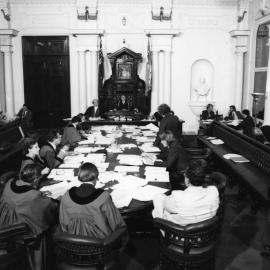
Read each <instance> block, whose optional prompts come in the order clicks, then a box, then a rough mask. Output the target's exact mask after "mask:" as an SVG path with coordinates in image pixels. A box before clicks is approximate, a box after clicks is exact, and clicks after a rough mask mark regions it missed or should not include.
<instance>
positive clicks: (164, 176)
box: [144, 166, 169, 182]
mask: <svg viewBox="0 0 270 270" xmlns="http://www.w3.org/2000/svg"><path fill="white" fill-rule="evenodd" d="M144 175H145V179H146V180H147V181H148V182H169V172H168V171H166V168H165V167H156V166H146V167H145V172H144Z"/></svg>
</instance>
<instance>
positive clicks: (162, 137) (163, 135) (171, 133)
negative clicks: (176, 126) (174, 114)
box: [159, 129, 175, 140]
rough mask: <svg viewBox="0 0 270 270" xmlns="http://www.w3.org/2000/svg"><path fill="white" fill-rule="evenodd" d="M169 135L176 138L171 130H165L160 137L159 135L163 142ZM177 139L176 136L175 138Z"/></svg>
mask: <svg viewBox="0 0 270 270" xmlns="http://www.w3.org/2000/svg"><path fill="white" fill-rule="evenodd" d="M167 135H173V136H174V133H173V132H172V131H171V130H168V129H167V130H164V131H163V132H162V133H161V134H160V135H159V137H160V139H162V140H164V139H166V136H167ZM174 137H175V136H174Z"/></svg>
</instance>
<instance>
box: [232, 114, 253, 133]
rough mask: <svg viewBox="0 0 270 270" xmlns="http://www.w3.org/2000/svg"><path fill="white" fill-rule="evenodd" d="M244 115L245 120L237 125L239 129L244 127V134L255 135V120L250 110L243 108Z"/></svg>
mask: <svg viewBox="0 0 270 270" xmlns="http://www.w3.org/2000/svg"><path fill="white" fill-rule="evenodd" d="M242 115H243V118H244V120H243V121H242V122H241V123H240V124H239V125H238V126H237V127H236V128H237V129H242V130H243V134H245V135H247V136H249V137H254V127H255V124H254V120H253V118H252V117H251V116H250V112H249V110H243V111H242Z"/></svg>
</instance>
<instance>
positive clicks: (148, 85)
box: [145, 36, 152, 96]
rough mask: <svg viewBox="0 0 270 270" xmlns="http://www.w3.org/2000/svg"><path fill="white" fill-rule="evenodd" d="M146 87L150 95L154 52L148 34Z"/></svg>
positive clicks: (146, 91)
mask: <svg viewBox="0 0 270 270" xmlns="http://www.w3.org/2000/svg"><path fill="white" fill-rule="evenodd" d="M145 81H146V87H145V95H146V96H148V95H149V92H150V91H151V90H152V52H151V49H150V36H148V44H147V62H146V80H145Z"/></svg>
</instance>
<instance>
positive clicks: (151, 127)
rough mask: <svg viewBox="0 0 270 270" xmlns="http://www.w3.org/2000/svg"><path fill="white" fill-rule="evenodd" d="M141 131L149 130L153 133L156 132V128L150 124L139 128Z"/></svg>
mask: <svg viewBox="0 0 270 270" xmlns="http://www.w3.org/2000/svg"><path fill="white" fill-rule="evenodd" d="M141 129H142V130H144V129H150V130H152V131H155V132H158V127H157V126H156V125H154V124H152V123H150V124H148V125H146V126H141Z"/></svg>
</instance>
